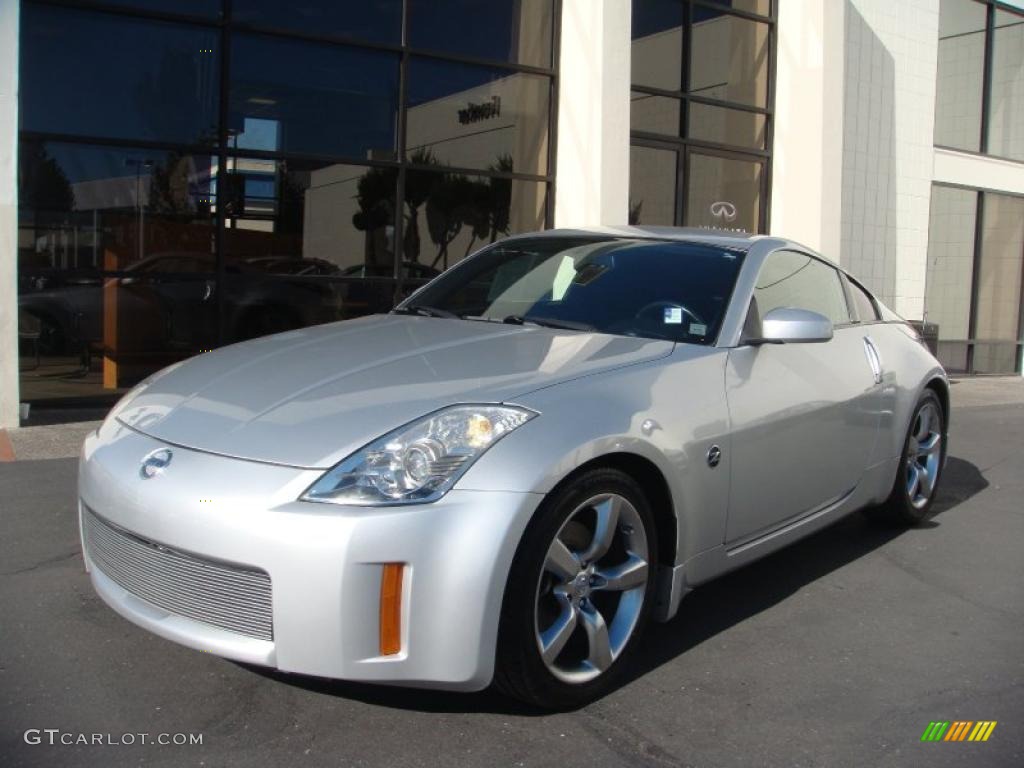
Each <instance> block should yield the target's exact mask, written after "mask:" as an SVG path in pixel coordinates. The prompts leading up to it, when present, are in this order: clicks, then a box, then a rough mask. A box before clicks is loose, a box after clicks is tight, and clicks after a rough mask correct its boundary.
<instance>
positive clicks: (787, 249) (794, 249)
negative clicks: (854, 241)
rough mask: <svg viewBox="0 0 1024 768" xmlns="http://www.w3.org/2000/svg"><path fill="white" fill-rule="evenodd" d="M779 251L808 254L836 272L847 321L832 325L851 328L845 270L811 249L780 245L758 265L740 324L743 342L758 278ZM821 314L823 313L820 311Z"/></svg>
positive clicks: (851, 320) (755, 296) (851, 315)
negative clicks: (748, 300)
mask: <svg viewBox="0 0 1024 768" xmlns="http://www.w3.org/2000/svg"><path fill="white" fill-rule="evenodd" d="M777 253H796V254H799V255H801V256H807V257H808V258H810V259H813V260H814V261H816V262H818V263H819V264H821V265H823V266H825V267H828V268H829V269H831V270H832V271H833V272H835V274H836V278H837V279H838V281H839V289H840V293H841V295H842V297H843V303H844V304H845V306H846V316H847V321H846V322H845V323H836V322H833V323H832V327H833V328H835V329H842V328H849V327H850V326H852V325H854V323H855V321H854V320H853V313H852V312H851V311H850V296H849V295H848V294H847V291H846V285H845V283H844V282H843V280H844V278H845V277H846V274H845V273H844V272H843V270H841V269H839V267H837V266H836V265H835V264H833V263H831V262H830V261H829V260H828V259H825V258H823V257H821V256H818V255H817V254H814V253H811V252H810V251H807V250H804V249H802V248H797V247H795V246H792V245H786V246H782V247H779V248H774V249H772V250H771V251H769V252H768V253H766V254H765V255H764V257H763V258H762V259H761V263H760V264H759V265H758V268H757V274H756V275H754V283H753V287H752V288H751V292H750V302H749V303H748V304H747V311H746V314H745V315H744V318H743V323H742V324H741V326H740V327H741V328H742V329H743V331H741V334H740V339H741V343H742V338H743V336H744V335H745V334H746V330H747V329H748V328H749V323H750V310H751V308H752V307H753V306H754V301H755V300H756V299H757V291H758V288H757V281H758V278H760V276H761V271H762V270H763V269H764V267H765V265H766V264H767V263H768V260H769V259H771V257H772V256H774V255H775V254H777ZM773 309H778V307H773ZM793 309H806V310H808V311H810V312H815V311H817V310H813V309H808V308H807V307H793ZM768 311H769V312H770V311H771V310H768ZM819 314H821V313H819ZM828 319H829V320H831V318H828ZM757 325H758V328H760V325H761V318H760V317H759V318H758V319H757Z"/></svg>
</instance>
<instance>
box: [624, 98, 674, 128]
mask: <svg viewBox="0 0 1024 768" xmlns="http://www.w3.org/2000/svg"><path fill="white" fill-rule="evenodd" d="M680 104H681V102H680V100H679V99H676V98H668V97H666V96H652V95H650V94H649V93H638V92H636V91H634V92H633V93H632V94H630V98H629V127H630V130H633V131H641V132H643V133H660V134H662V135H665V136H679V135H680V133H679V131H680V128H681V126H680V125H679V113H680Z"/></svg>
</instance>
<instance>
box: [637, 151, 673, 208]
mask: <svg viewBox="0 0 1024 768" xmlns="http://www.w3.org/2000/svg"><path fill="white" fill-rule="evenodd" d="M676 156H677V153H676V151H675V150H671V149H652V148H649V147H637V146H632V147H630V148H629V223H630V224H663V225H665V226H672V225H673V224H675V219H676Z"/></svg>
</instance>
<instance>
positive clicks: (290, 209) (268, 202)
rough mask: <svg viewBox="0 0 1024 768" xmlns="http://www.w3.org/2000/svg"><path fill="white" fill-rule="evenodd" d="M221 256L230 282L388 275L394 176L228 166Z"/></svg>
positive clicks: (263, 163)
mask: <svg viewBox="0 0 1024 768" xmlns="http://www.w3.org/2000/svg"><path fill="white" fill-rule="evenodd" d="M227 171H228V173H227V174H226V176H225V177H224V190H223V192H222V198H223V205H224V214H225V222H226V224H225V226H226V231H225V233H224V256H225V259H226V261H227V263H228V264H230V265H234V266H235V267H236V270H235V274H250V273H255V274H260V275H268V274H269V275H291V276H296V277H318V276H320V277H323V276H333V277H339V278H340V277H355V278H359V277H363V276H364V275H365V276H373V277H385V278H390V277H392V276H393V274H394V222H395V202H396V195H395V189H396V180H397V171H396V170H395V169H393V168H367V167H364V166H354V165H344V164H341V163H323V162H311V161H300V160H265V159H262V158H244V157H240V158H228V167H227Z"/></svg>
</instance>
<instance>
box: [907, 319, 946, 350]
mask: <svg viewBox="0 0 1024 768" xmlns="http://www.w3.org/2000/svg"><path fill="white" fill-rule="evenodd" d="M910 325H911V326H913V328H914V330H915V331H917V333H918V335H919V336H920V337H921V341H923V342H924V345H925V346H926V347H928V351H929V352H931V353H932V354H933V355H935V356H936V357H937V356H938V354H939V324H938V323H926V322H924V321H922V320H912V321H911V322H910Z"/></svg>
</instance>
